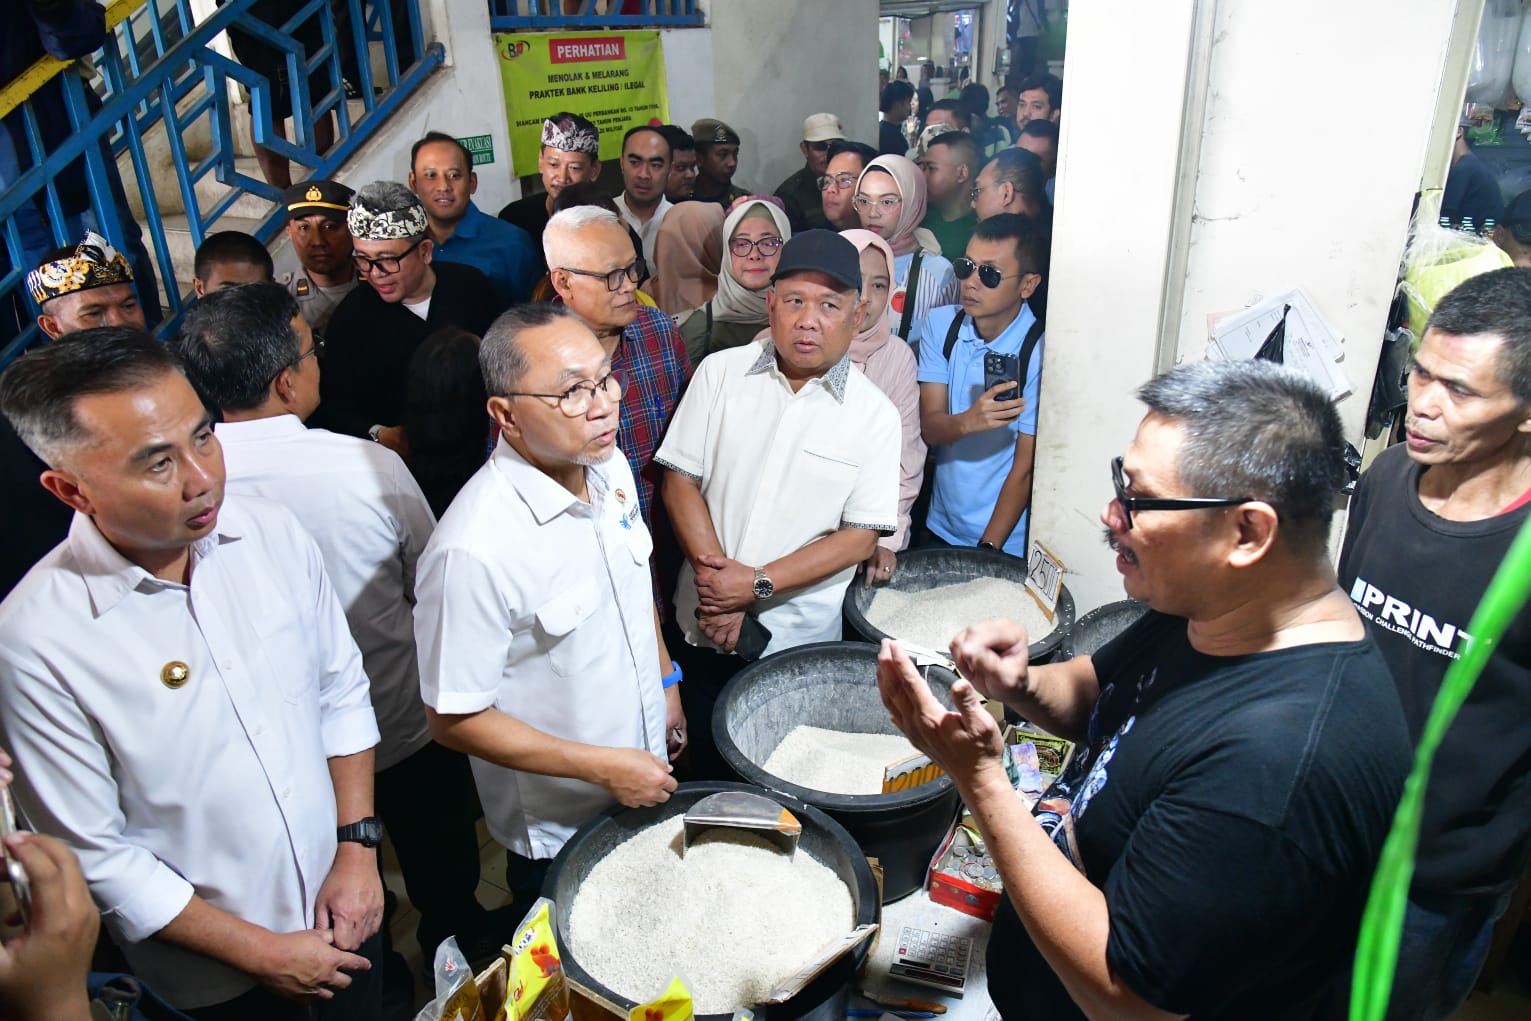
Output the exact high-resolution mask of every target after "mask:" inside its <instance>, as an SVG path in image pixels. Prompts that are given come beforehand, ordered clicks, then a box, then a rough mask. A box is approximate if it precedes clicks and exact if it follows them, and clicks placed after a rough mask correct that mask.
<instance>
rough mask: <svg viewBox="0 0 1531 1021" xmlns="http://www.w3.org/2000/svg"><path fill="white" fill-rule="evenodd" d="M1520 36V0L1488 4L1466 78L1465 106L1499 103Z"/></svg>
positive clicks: (1508, 80) (1506, 84)
mask: <svg viewBox="0 0 1531 1021" xmlns="http://www.w3.org/2000/svg"><path fill="white" fill-rule="evenodd" d="M1520 36H1521V11H1520V0H1488V2H1487V3H1485V4H1484V6H1483V22H1482V24H1481V25H1480V26H1479V28H1478V42H1477V45H1475V46H1474V47H1473V63H1472V69H1471V70H1470V71H1469V72H1468V76H1467V99H1468V101H1469V102H1473V103H1498V102H1500V101H1501V100H1502V99H1503V97H1504V93H1505V90H1506V89H1507V88H1509V87H1510V78H1511V75H1512V73H1513V72H1514V70H1515V64H1516V57H1515V53H1516V49H1517V45H1516V44H1517V43H1518V42H1519V40H1520Z"/></svg>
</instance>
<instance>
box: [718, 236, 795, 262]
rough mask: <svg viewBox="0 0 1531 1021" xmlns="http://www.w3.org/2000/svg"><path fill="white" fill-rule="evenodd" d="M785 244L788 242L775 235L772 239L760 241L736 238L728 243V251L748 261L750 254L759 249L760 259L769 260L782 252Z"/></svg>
mask: <svg viewBox="0 0 1531 1021" xmlns="http://www.w3.org/2000/svg"><path fill="white" fill-rule="evenodd" d="M784 244H786V242H785V241H783V240H782V239H781V238H779V237H777V236H776V235H774V234H772V235H771V236H770V237H764V238H761V239H760V240H759V241H751V240H750V239H749V238H734V239H733V240H732V241H730V242H729V243H728V250H729V251H730V252H733V253H734V254H735V255H737V256H738V257H739V258H741V259H747V258H749V255H750V253H751V252H753V251H755V250H756V249H757V248H758V249H759V250H760V257H761V258H763V259H769V258H770V257H771V256H773V255H775V254H776V253H777V252H779V251H781V246H782V245H784Z"/></svg>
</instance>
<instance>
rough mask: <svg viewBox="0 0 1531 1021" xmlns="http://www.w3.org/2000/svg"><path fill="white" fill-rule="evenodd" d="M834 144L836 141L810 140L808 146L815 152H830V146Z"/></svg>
mask: <svg viewBox="0 0 1531 1021" xmlns="http://www.w3.org/2000/svg"><path fill="white" fill-rule="evenodd" d="M834 144H835V143H834V142H809V143H808V148H810V149H812V150H813V151H814V152H828V151H829V147H830V146H832V145H834Z"/></svg>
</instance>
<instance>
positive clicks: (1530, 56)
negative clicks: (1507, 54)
mask: <svg viewBox="0 0 1531 1021" xmlns="http://www.w3.org/2000/svg"><path fill="white" fill-rule="evenodd" d="M1485 16H1487V15H1486V14H1485ZM1510 84H1511V85H1512V86H1514V88H1515V95H1516V96H1526V97H1531V11H1527V12H1526V13H1525V15H1524V16H1522V17H1521V19H1520V35H1519V36H1517V37H1516V40H1515V70H1514V71H1513V72H1512V73H1511V75H1510ZM1521 105H1522V106H1526V107H1528V108H1531V99H1522V100H1521ZM1516 126H1517V127H1519V124H1517V125H1516Z"/></svg>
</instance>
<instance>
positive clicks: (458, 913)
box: [373, 741, 508, 961]
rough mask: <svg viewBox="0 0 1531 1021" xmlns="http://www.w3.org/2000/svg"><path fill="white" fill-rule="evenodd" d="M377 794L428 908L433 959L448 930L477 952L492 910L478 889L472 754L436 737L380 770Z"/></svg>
mask: <svg viewBox="0 0 1531 1021" xmlns="http://www.w3.org/2000/svg"><path fill="white" fill-rule="evenodd" d="M373 798H374V802H375V804H376V807H377V814H378V818H379V819H381V820H383V825H384V826H385V827H386V828H387V830H388V838H389V839H390V840H391V841H392V842H393V849H394V851H395V852H396V853H397V854H398V857H399V871H400V872H401V873H402V874H403V876H404V890H405V892H406V893H407V894H408V895H409V902H410V903H411V904H413V905H414V906H415V909H416V910H418V911H419V912H420V923H419V925H418V926H417V927H416V929H415V935H416V937H417V938H418V939H419V941H420V949H421V951H422V952H423V953H424V955H425V959H426V960H427V961H429V960H430V959H431V958H432V955H434V954H435V953H436V947H437V946H439V945H440V943H441V941H442V940H444V939H446V938H447V937H448V936H456V937H457V945H458V946H459V947H461V948H462V950H463V952H464V953H472V947H473V944H474V943H475V942H476V941H477V940H478V939H479V937H480V936H482V935H484V927H485V925H486V919H487V914H488V913H487V912H486V911H485V910H484V908H483V907H482V906H481V905H480V904H479V902H478V897H477V895H476V891H477V889H478V879H479V859H478V832H477V829H476V828H475V825H476V818H477V811H478V806H477V805H476V803H475V801H474V797H473V771H472V769H471V768H470V767H469V765H468V757H467V756H466V755H463V754H461V753H459V752H454V751H452V750H451V749H449V748H444V747H442V746H441V745H439V744H437V743H436V742H434V741H432V742H430V743H429V744H427V745H426V746H425V747H424V748H421V749H420V750H419V751H417V752H415V753H414V754H413V755H411V756H410V757H409V758H407V759H405V760H404V761H403V762H400V763H397V764H395V765H393V766H390V767H388V768H387V769H385V770H383V771H382V772H380V773H378V774H377V777H376V779H375V781H374V794H373ZM507 935H508V934H507Z"/></svg>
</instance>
